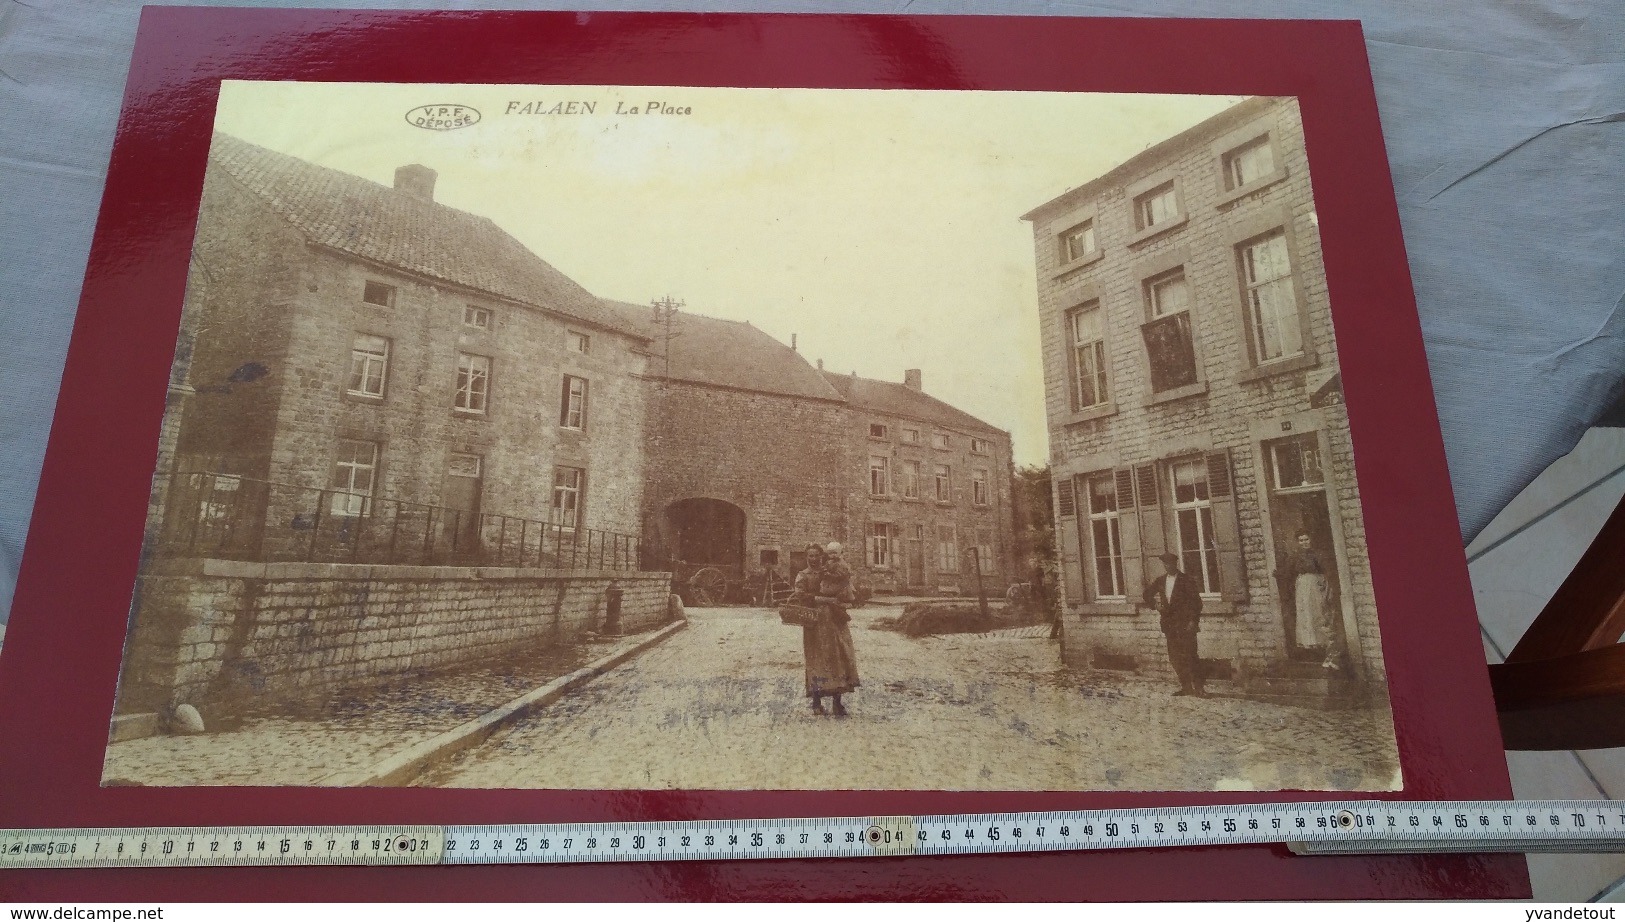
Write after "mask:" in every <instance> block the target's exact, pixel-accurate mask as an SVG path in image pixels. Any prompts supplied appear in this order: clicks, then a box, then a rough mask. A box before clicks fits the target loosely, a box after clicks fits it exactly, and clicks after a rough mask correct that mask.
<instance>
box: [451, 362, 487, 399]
mask: <svg viewBox="0 0 1625 922" xmlns="http://www.w3.org/2000/svg"><path fill="white" fill-rule="evenodd" d="M490 394H491V360H490V359H488V358H486V357H485V356H483V355H471V354H469V353H467V352H459V353H457V398H456V402H455V403H453V404H452V406H454V407H455V408H456V409H458V410H460V411H462V412H464V413H484V412H485V409H486V405H487V402H488V400H489V397H490Z"/></svg>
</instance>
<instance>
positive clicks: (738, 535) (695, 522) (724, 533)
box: [663, 498, 745, 573]
mask: <svg viewBox="0 0 1625 922" xmlns="http://www.w3.org/2000/svg"><path fill="white" fill-rule="evenodd" d="M664 525H665V528H664V529H663V531H664V532H665V535H666V538H667V541H668V546H669V547H670V548H671V551H672V554H673V555H674V556H675V557H676V558H677V560H678V561H679V562H681V563H684V564H687V565H689V566H691V567H723V568H729V569H731V570H733V571H734V572H736V573H739V572H742V571H743V568H744V564H745V510H743V509H741V508H739V507H738V506H735V505H734V504H733V503H730V502H725V501H723V500H720V499H703V498H702V499H682V500H678V501H677V502H675V503H672V504H671V505H669V506H667V507H666V512H665V522H664Z"/></svg>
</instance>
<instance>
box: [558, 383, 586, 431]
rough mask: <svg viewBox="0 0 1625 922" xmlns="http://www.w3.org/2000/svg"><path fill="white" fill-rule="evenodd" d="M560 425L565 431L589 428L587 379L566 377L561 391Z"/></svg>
mask: <svg viewBox="0 0 1625 922" xmlns="http://www.w3.org/2000/svg"><path fill="white" fill-rule="evenodd" d="M559 425H560V426H561V427H563V428H565V429H585V428H587V379H586V378H578V377H576V376H575V375H565V376H564V385H563V387H561V388H560V390H559Z"/></svg>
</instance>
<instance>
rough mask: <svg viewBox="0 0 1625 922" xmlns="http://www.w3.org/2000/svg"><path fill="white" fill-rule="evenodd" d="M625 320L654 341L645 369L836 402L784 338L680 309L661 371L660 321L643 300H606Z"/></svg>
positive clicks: (661, 374)
mask: <svg viewBox="0 0 1625 922" xmlns="http://www.w3.org/2000/svg"><path fill="white" fill-rule="evenodd" d="M604 304H605V306H606V307H607V308H609V309H611V310H614V311H615V312H616V313H617V314H618V315H619V316H620V317H621V318H622V322H623V323H625V324H627V325H635V326H636V327H637V328H638V329H639V330H641V331H642V333H643V335H644V336H647V337H649V338H650V339H651V340H653V343H652V344H651V346H650V348H649V351H650V352H652V353H653V354H654V356H655V357H654V358H652V359H650V360H649V374H651V375H654V376H656V377H670V378H671V379H673V380H677V381H692V382H695V383H698V384H711V385H717V386H721V387H732V388H739V389H741V390H747V391H757V392H759V393H767V394H784V395H787V396H791V397H810V398H814V399H818V400H833V401H839V400H840V399H841V395H840V394H839V393H837V392H836V390H835V389H834V388H833V387H830V385H829V384H828V382H826V381H825V380H824V378H823V376H822V375H821V374H819V372H818V369H816V368H814V367H812V365H810V364H808V363H807V360H806V359H804V358H802V357H801V353H799V352H796V351H795V350H794V349H791V348H790V347H789V346H787V345H785V344H784V343H781V342H779V341H778V340H776V339H774V338H773V337H771V336H769V335H767V334H766V333H764V332H762V331H761V330H759V329H757V328H756V327H754V326H751V325H750V324H748V323H745V322H743V321H739V320H722V319H720V318H717V317H707V316H705V315H703V314H691V313H688V312H686V311H680V312H679V313H678V314H677V317H676V319H675V320H674V321H673V322H672V333H673V336H672V338H671V371H670V372H669V373H668V372H667V371H666V364H665V360H664V356H665V342H666V334H665V327H664V326H663V325H657V324H656V323H655V322H654V313H653V311H652V310H651V309H650V308H649V307H648V306H646V305H638V304H628V303H626V302H624V301H605V302H604Z"/></svg>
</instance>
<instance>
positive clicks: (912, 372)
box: [903, 368, 925, 391]
mask: <svg viewBox="0 0 1625 922" xmlns="http://www.w3.org/2000/svg"><path fill="white" fill-rule="evenodd" d="M903 386H904V387H906V388H908V389H909V390H911V391H923V390H924V389H925V388H924V386H922V385H921V384H920V370H919V369H918V368H910V369H909V370H907V371H905V372H903Z"/></svg>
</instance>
